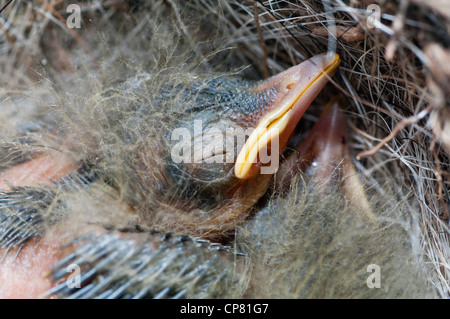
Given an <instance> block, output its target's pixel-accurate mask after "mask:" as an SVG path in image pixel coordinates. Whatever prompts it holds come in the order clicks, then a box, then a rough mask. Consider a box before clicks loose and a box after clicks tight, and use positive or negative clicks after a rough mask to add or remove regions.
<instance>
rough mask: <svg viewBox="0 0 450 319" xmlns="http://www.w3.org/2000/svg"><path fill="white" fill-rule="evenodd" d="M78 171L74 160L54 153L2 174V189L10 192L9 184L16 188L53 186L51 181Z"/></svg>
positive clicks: (0, 174) (0, 177)
mask: <svg viewBox="0 0 450 319" xmlns="http://www.w3.org/2000/svg"><path fill="white" fill-rule="evenodd" d="M76 169H77V165H76V163H74V161H73V160H72V159H70V158H69V157H67V156H65V155H64V154H62V153H60V152H55V151H53V152H51V153H48V154H44V155H41V156H39V157H37V158H35V159H33V160H31V161H28V162H25V163H23V164H20V165H17V166H15V167H12V168H10V169H8V170H6V171H4V172H2V173H0V189H2V190H9V189H10V187H9V185H8V183H9V184H12V185H14V186H33V185H51V184H52V182H51V180H58V179H61V178H62V177H64V176H66V175H67V174H68V173H70V172H71V171H75V170H76Z"/></svg>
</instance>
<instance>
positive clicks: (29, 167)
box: [0, 152, 77, 299]
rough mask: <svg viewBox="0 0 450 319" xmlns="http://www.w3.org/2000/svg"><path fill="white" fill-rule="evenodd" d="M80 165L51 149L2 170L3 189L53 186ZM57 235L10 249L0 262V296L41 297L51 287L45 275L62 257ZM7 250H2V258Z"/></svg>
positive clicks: (0, 187)
mask: <svg viewBox="0 0 450 319" xmlns="http://www.w3.org/2000/svg"><path fill="white" fill-rule="evenodd" d="M76 168H77V165H76V163H74V161H72V160H71V159H70V158H68V157H67V156H65V155H64V154H62V153H60V152H51V153H48V154H44V155H41V156H40V157H37V158H36V159H33V160H31V161H28V162H26V163H23V164H21V165H18V166H15V167H12V168H10V169H9V170H6V171H4V172H2V173H0V189H2V190H10V187H9V185H14V186H36V185H52V182H51V180H58V179H60V178H62V177H64V176H65V175H67V174H68V173H70V172H72V171H74V170H75V169H76ZM61 244H62V243H60V242H59V241H58V236H56V235H51V234H49V235H46V236H44V237H43V238H42V239H41V240H40V242H39V243H36V241H34V240H32V241H31V242H29V243H27V244H26V245H25V247H23V249H22V250H21V251H20V253H19V254H18V255H17V256H16V252H17V248H15V249H12V250H11V251H9V252H8V253H7V254H6V256H5V259H4V260H3V262H1V263H0V298H2V299H4V298H15V299H19V298H20V299H24V298H27V299H28V298H39V297H41V295H42V294H43V293H44V292H45V291H47V290H48V289H49V288H51V286H52V283H51V281H50V279H49V278H47V277H46V276H45V275H46V274H47V273H48V271H49V270H50V268H51V267H52V266H53V265H54V264H55V263H56V261H57V260H58V254H59V246H60V245H61ZM4 254H5V249H0V258H1V257H2V256H3V255H4Z"/></svg>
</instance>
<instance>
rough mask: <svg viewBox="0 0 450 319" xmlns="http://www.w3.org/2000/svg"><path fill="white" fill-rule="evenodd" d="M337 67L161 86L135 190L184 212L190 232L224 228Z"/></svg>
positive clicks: (272, 166)
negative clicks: (158, 112) (160, 112)
mask: <svg viewBox="0 0 450 319" xmlns="http://www.w3.org/2000/svg"><path fill="white" fill-rule="evenodd" d="M338 65H339V57H338V56H337V55H336V54H334V53H330V54H322V55H318V56H315V57H313V58H311V59H309V60H307V61H305V62H303V63H301V64H299V65H297V66H294V67H292V68H290V69H288V70H286V71H284V72H282V73H280V74H278V75H276V76H273V77H271V78H269V79H267V80H264V81H262V82H255V83H252V82H248V81H242V80H238V79H235V78H230V77H226V76H220V77H214V78H209V79H206V80H203V81H200V82H193V84H191V85H189V86H185V85H184V83H177V84H175V85H174V84H171V83H170V84H167V85H163V86H162V90H161V93H160V94H159V96H158V97H157V99H156V102H155V101H153V109H154V108H155V105H156V106H157V107H161V106H163V105H167V106H168V107H166V108H165V109H164V113H165V116H163V117H162V119H161V123H164V124H163V125H162V126H157V127H158V130H157V135H155V136H151V137H149V138H148V139H146V141H144V144H143V147H142V148H141V149H140V151H137V152H136V156H135V157H134V159H135V162H134V164H133V166H135V167H138V171H139V172H140V173H139V178H140V183H139V185H141V187H142V188H143V189H146V192H147V194H148V193H149V192H155V190H159V193H158V194H155V195H156V197H158V199H159V202H162V203H164V205H167V204H169V206H171V207H176V208H177V209H178V210H181V211H185V212H186V211H188V212H190V214H185V213H183V215H184V216H189V218H188V219H189V223H190V222H192V221H194V223H195V224H196V226H195V228H196V229H198V228H199V227H200V229H202V228H203V227H205V231H206V232H207V233H209V232H211V231H212V232H216V231H219V232H221V231H224V230H228V229H231V228H232V227H234V226H235V223H236V222H239V221H241V220H242V219H243V218H245V217H246V214H245V212H247V211H248V210H249V208H251V207H252V206H253V205H254V204H255V203H256V201H257V200H258V199H259V198H260V197H261V196H262V195H263V194H264V193H265V191H266V189H267V186H268V183H269V180H270V177H271V176H272V175H273V174H274V173H275V172H276V171H277V169H278V163H279V159H280V155H281V153H282V152H283V150H284V149H285V147H286V145H287V143H288V141H289V139H290V137H291V135H292V133H293V131H294V129H295V127H296V125H297V123H298V121H299V120H300V118H301V117H302V115H303V113H304V112H305V111H306V109H307V108H308V106H309V105H310V103H311V102H312V101H313V100H314V98H315V97H316V96H317V95H318V94H319V92H320V91H321V90H322V88H323V87H324V86H325V84H326V83H327V82H328V79H329V77H330V76H331V75H333V73H334V72H335V71H336V69H337V67H338ZM160 99H161V100H160ZM167 101H168V102H167ZM154 114H155V113H151V115H150V116H154ZM153 122H154V118H153ZM155 124H156V123H155ZM149 149H151V150H152V152H150V153H149V152H148V150H149ZM155 181H156V183H158V186H157V187H155ZM157 192H158V191H157ZM195 211H202V213H198V214H196V213H195ZM205 211H207V212H208V213H206V214H205ZM193 216H194V217H193ZM195 216H197V217H198V218H196V217H195ZM172 217H173V216H172ZM172 217H170V218H172ZM166 218H169V217H164V218H162V219H166ZM158 220H161V218H158ZM152 223H154V220H153V221H152ZM186 223H187V221H184V222H182V224H183V225H184V226H186ZM189 223H188V224H189ZM164 224H165V223H164ZM177 224H178V223H177ZM188 228H192V229H193V228H194V226H193V225H192V227H188ZM205 231H202V232H201V235H202V236H204V235H205Z"/></svg>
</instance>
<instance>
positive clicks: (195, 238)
mask: <svg viewBox="0 0 450 319" xmlns="http://www.w3.org/2000/svg"><path fill="white" fill-rule="evenodd" d="M168 3H170V4H171V6H172V9H173V8H175V5H174V3H175V2H172V1H168ZM159 10H161V9H159ZM186 10H187V9H186ZM161 19H162V20H164V18H161ZM177 21H178V20H177ZM159 23H160V24H156V22H155V25H151V28H150V29H149V30H146V32H148V33H146V32H142V34H143V35H142V36H143V37H146V39H145V40H148V39H149V38H150V39H151V40H149V43H150V44H148V45H147V44H142V43H145V41H142V39H140V38H139V39H140V40H141V41H138V40H135V41H136V42H139V46H141V45H143V46H144V47H145V49H146V50H143V51H144V52H145V54H143V55H142V56H146V57H145V58H143V61H141V62H139V63H138V66H137V67H136V66H135V65H136V62H135V61H133V62H130V61H122V60H121V59H122V57H121V55H120V54H118V55H117V56H119V57H120V58H119V59H118V60H119V61H122V62H121V63H117V64H114V63H112V62H117V61H116V60H115V61H111V60H110V59H109V58H107V57H106V58H103V59H102V60H100V62H101V63H104V65H103V66H100V71H99V72H98V75H95V76H94V75H92V77H91V76H90V75H91V74H92V70H90V69H89V63H88V62H86V61H80V62H79V63H80V65H79V66H78V72H79V73H78V72H74V73H73V74H64V75H62V74H61V73H62V72H54V70H51V69H50V68H49V69H45V70H44V71H45V72H48V73H45V76H46V77H47V78H48V79H50V80H48V81H44V80H43V81H42V82H41V83H39V84H40V85H38V86H37V89H36V91H34V93H35V94H36V96H38V97H39V99H38V98H35V99H34V100H35V101H38V102H37V103H38V106H37V109H38V110H39V111H38V113H39V116H30V118H29V119H28V121H25V120H23V119H21V120H20V121H18V122H19V124H14V125H10V129H8V130H7V129H3V130H2V133H1V134H2V142H1V144H0V162H1V163H2V164H0V165H1V166H0V248H1V249H0V253H1V254H2V256H3V260H2V263H1V264H0V278H1V281H2V285H1V286H0V297H61V298H94V297H99V298H223V297H229V298H230V297H232V298H243V297H288V298H293V297H405V296H406V297H423V296H428V295H427V294H428V293H429V290H428V284H427V283H426V282H425V280H423V279H424V278H425V277H424V276H422V271H423V269H422V268H421V267H420V266H419V265H421V264H420V262H418V260H419V258H420V256H418V254H416V252H415V251H414V248H415V246H414V245H415V242H414V240H413V238H414V236H415V235H414V234H413V232H412V231H411V233H408V232H409V231H410V229H409V226H408V225H406V223H407V222H406V221H405V223H403V217H402V216H401V213H399V212H398V210H397V209H393V207H394V206H395V204H392V205H391V204H390V203H389V202H387V201H385V199H378V198H377V196H370V195H371V194H368V195H366V186H364V184H363V183H361V181H360V180H359V177H358V176H357V171H356V170H355V168H354V166H353V164H352V160H351V156H350V150H349V148H348V143H349V142H348V141H349V138H348V136H347V133H346V119H345V117H344V115H343V113H342V111H339V109H338V104H341V105H342V104H343V102H341V101H340V100H339V99H336V100H332V101H331V102H330V104H329V105H328V106H327V107H326V108H325V111H324V113H323V115H322V116H321V118H320V119H319V121H318V122H317V124H316V126H315V127H314V128H313V129H312V130H311V133H310V134H309V136H308V137H307V138H306V139H305V140H304V141H303V142H302V144H301V145H300V146H298V147H297V148H296V149H295V150H294V152H293V153H292V154H291V155H290V156H288V155H287V154H286V153H284V151H285V150H286V149H287V148H289V147H288V145H289V142H290V140H291V137H292V135H293V134H294V133H295V130H296V128H297V127H298V123H299V121H300V119H301V117H302V116H303V114H304V113H305V111H306V110H307V109H308V107H309V106H310V105H311V103H313V101H314V99H315V98H316V97H317V96H318V95H319V93H320V92H321V91H322V89H324V87H325V85H326V83H327V82H328V81H329V80H330V79H331V77H332V76H333V74H334V73H335V72H336V70H337V68H338V65H339V63H340V58H339V56H338V55H337V54H336V53H334V52H328V53H323V54H319V55H315V56H313V57H311V58H310V59H306V60H305V61H303V62H302V63H300V64H298V65H296V66H293V67H291V68H289V69H287V70H285V71H283V72H281V73H279V74H278V75H274V76H272V77H270V78H268V79H265V80H262V81H251V80H247V79H244V78H243V77H242V74H241V73H242V72H218V71H217V70H215V69H214V67H211V66H210V65H208V63H210V61H212V60H213V59H211V60H207V59H205V57H204V55H203V54H202V53H199V50H198V48H192V41H191V40H192V39H190V38H189V36H187V35H186V32H185V31H183V30H184V29H183V27H180V29H181V30H182V31H181V32H179V33H181V34H182V36H181V37H180V36H179V35H178V36H174V34H177V33H176V32H175V31H174V30H173V27H172V26H171V25H166V24H164V23H161V21H159ZM149 34H150V35H149ZM52 37H53V35H52ZM86 37H87V38H86V39H87V40H89V39H90V38H89V37H92V38H91V42H92V43H95V41H96V39H97V37H95V36H92V35H86ZM200 37H201V36H200ZM158 38H159V39H158ZM94 39H95V40H94ZM124 39H125V40H126V41H130V42H132V43H133V41H131V40H129V38H128V37H126V36H125V37H124ZM42 41H43V46H45V41H50V42H52V43H51V44H52V45H53V46H54V45H55V43H53V41H55V40H54V39H53V38H50V36H49V38H48V39H45V38H44V39H43V40H42ZM57 44H58V43H57ZM127 44H129V43H127ZM127 44H125V46H126V45H127ZM156 44H158V45H156ZM47 45H48V43H47ZM93 45H94V44H93ZM130 45H131V44H130ZM97 49H98V52H97V51H96V53H98V55H99V56H102V53H103V54H105V53H104V52H102V50H106V51H107V49H105V48H102V47H101V45H99V47H98V48H97ZM180 52H182V53H180ZM60 55H61V54H60ZM212 55H214V54H212ZM74 56H77V55H76V54H75V52H74ZM105 56H107V55H105ZM137 56H138V55H137ZM77 59H79V60H82V59H81V58H72V61H78V60H77ZM205 60H207V61H208V63H206V65H205V63H204V62H205ZM74 63H75V62H74ZM101 63H100V64H101ZM111 65H114V68H111ZM105 66H106V67H105ZM74 69H77V67H75V68H74ZM83 74H86V75H85V76H83ZM36 92H37V93H36ZM8 98H11V99H12V100H14V97H8ZM28 102H29V101H28V100H25V103H28ZM22 103H23V102H22ZM230 145H231V146H230ZM273 165H274V167H273ZM274 168H275V169H274ZM278 168H279V169H278ZM378 210H379V211H378ZM405 220H407V219H405ZM405 229H406V231H405ZM386 241H387V243H388V247H386V246H385V245H386ZM406 262H408V263H410V264H408V269H406V270H405V269H403V268H402V269H401V268H400V266H401V265H405V263H406ZM401 263H403V264H401ZM371 264H378V265H379V266H380V267H382V269H384V270H386V272H384V270H383V276H385V277H383V278H384V279H383V280H384V283H385V284H386V286H384V287H385V289H382V290H377V289H375V290H374V289H370V288H368V286H367V284H366V282H367V281H366V277H367V276H368V275H369V274H368V273H367V271H366V269H367V266H368V265H371ZM73 265H74V266H75V267H76V269H78V271H79V274H80V277H79V278H78V280H79V282H78V285H77V284H76V283H77V282H76V280H75V281H74V282H71V280H72V279H73V278H72V277H71V276H70V272H68V271H67V269H69V268H70V267H71V266H73ZM68 267H69V268H68ZM30 274H32V275H31V276H32V277H31V278H30V277H29V276H30ZM336 278H340V280H337V281H336V280H335V279H336ZM70 283H75V285H71V284H70ZM266 283H268V284H267V285H266ZM262 285H263V286H262Z"/></svg>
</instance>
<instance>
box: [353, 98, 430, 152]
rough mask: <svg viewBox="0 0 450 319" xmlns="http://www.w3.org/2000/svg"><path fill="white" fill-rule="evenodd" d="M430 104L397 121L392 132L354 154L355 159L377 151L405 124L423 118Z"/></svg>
mask: <svg viewBox="0 0 450 319" xmlns="http://www.w3.org/2000/svg"><path fill="white" fill-rule="evenodd" d="M430 108H431V107H430V106H429V107H427V108H426V109H425V110H423V111H421V112H419V114H417V115H415V116H411V117H408V118H406V119H404V120H402V121H400V122H399V123H397V125H395V127H394V129H393V130H392V132H391V133H390V134H389V135H388V136H386V137H385V138H383V139H382V140H381V142H380V143H378V144H377V145H376V146H375V147H373V148H371V149H370V150H367V151H364V152H361V153H359V154H358V155H356V159H357V160H358V161H359V160H360V159H361V158H364V157H369V156H372V155H374V154H375V153H377V152H378V151H379V150H380V149H381V148H382V147H383V146H384V145H385V144H386V143H389V142H390V141H391V140H392V139H393V138H394V137H395V136H396V135H397V134H398V132H400V131H401V130H403V129H404V128H405V127H406V126H407V125H410V124H414V123H416V122H418V121H419V120H421V119H423V118H424V117H425V116H426V115H427V114H428V112H429V111H430Z"/></svg>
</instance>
